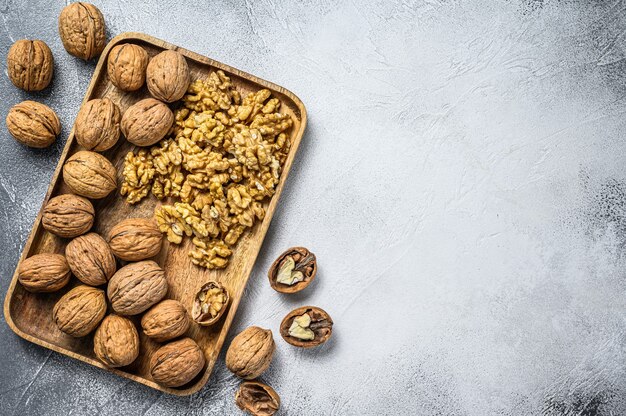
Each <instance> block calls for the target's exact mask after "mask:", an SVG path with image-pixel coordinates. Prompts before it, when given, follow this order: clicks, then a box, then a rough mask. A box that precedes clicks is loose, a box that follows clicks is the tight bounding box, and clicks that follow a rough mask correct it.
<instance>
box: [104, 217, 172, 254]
mask: <svg viewBox="0 0 626 416" xmlns="http://www.w3.org/2000/svg"><path fill="white" fill-rule="evenodd" d="M162 239H163V234H161V232H160V231H159V227H158V226H157V224H156V222H155V221H154V220H153V219H150V218H128V219H125V220H123V221H121V222H120V223H118V224H117V225H115V226H114V227H113V228H111V231H110V232H109V245H110V246H111V250H112V251H113V254H115V256H117V257H118V258H119V259H122V260H126V261H139V260H145V259H148V258H150V257H154V256H156V255H157V254H158V253H159V251H160V250H161V240H162Z"/></svg>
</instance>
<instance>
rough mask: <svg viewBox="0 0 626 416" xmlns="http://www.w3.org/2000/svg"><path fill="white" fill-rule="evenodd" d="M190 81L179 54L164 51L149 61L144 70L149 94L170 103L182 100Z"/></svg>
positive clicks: (187, 67) (182, 58) (183, 58)
mask: <svg viewBox="0 0 626 416" xmlns="http://www.w3.org/2000/svg"><path fill="white" fill-rule="evenodd" d="M189 82H191V79H190V77H189V66H188V65H187V61H186V60H185V57H184V56H183V55H181V54H180V53H179V52H176V51H172V50H165V51H163V52H161V53H159V54H158V55H156V56H155V57H153V58H152V59H151V60H150V63H149V64H148V67H147V69H146V83H147V84H148V90H149V91H150V94H151V95H152V96H153V97H154V98H156V99H158V100H161V101H164V102H166V103H171V102H174V101H177V100H180V99H181V98H183V95H185V92H187V88H188V87H189Z"/></svg>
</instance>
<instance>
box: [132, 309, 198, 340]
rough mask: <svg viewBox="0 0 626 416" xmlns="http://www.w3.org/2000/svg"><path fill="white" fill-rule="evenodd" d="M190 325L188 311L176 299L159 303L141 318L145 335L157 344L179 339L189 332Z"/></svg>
mask: <svg viewBox="0 0 626 416" xmlns="http://www.w3.org/2000/svg"><path fill="white" fill-rule="evenodd" d="M190 324H191V321H190V319H189V315H188V314H187V309H185V306H184V305H183V304H182V303H180V302H179V301H177V300H174V299H166V300H164V301H162V302H160V303H157V304H156V305H154V306H153V307H152V308H151V309H150V310H149V311H148V312H146V313H145V314H144V315H143V317H142V318H141V327H142V328H143V332H144V334H146V335H147V336H148V337H150V338H152V339H153V340H155V341H156V342H165V341H169V340H170V339H174V338H178V337H179V336H181V335H183V334H184V333H185V332H187V330H188V329H189V325H190Z"/></svg>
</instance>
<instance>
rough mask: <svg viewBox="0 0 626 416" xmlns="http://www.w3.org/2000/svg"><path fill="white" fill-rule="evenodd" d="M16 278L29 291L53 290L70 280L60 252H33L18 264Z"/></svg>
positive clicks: (65, 263)
mask: <svg viewBox="0 0 626 416" xmlns="http://www.w3.org/2000/svg"><path fill="white" fill-rule="evenodd" d="M17 278H18V280H19V282H20V283H21V284H22V286H24V289H26V290H28V291H29V292H55V291H57V290H59V289H61V288H62V287H64V286H65V285H67V283H68V282H69V281H70V268H69V266H68V265H67V262H66V261H65V257H63V256H62V255H60V254H49V253H42V254H35V255H34V256H31V257H28V258H27V259H25V260H24V261H23V262H22V264H20V267H19V268H18V270H17Z"/></svg>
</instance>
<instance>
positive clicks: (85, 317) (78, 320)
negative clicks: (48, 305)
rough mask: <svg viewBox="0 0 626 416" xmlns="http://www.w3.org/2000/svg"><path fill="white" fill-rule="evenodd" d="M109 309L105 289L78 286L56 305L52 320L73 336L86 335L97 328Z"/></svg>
mask: <svg viewBox="0 0 626 416" xmlns="http://www.w3.org/2000/svg"><path fill="white" fill-rule="evenodd" d="M106 311H107V302H106V298H105V296H104V291H103V290H101V289H96V288H95V287H91V286H85V285H81V286H76V287H75V288H74V289H72V290H70V291H69V292H67V293H66V294H65V295H63V297H61V299H59V301H58V302H57V303H56V305H54V309H53V310H52V320H53V321H54V323H55V324H56V326H57V328H59V329H60V330H61V331H63V332H65V333H66V334H68V335H71V336H73V337H84V336H85V335H87V334H89V333H90V332H91V331H93V330H94V329H96V327H97V326H98V324H100V321H102V318H104V315H105V314H106Z"/></svg>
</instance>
